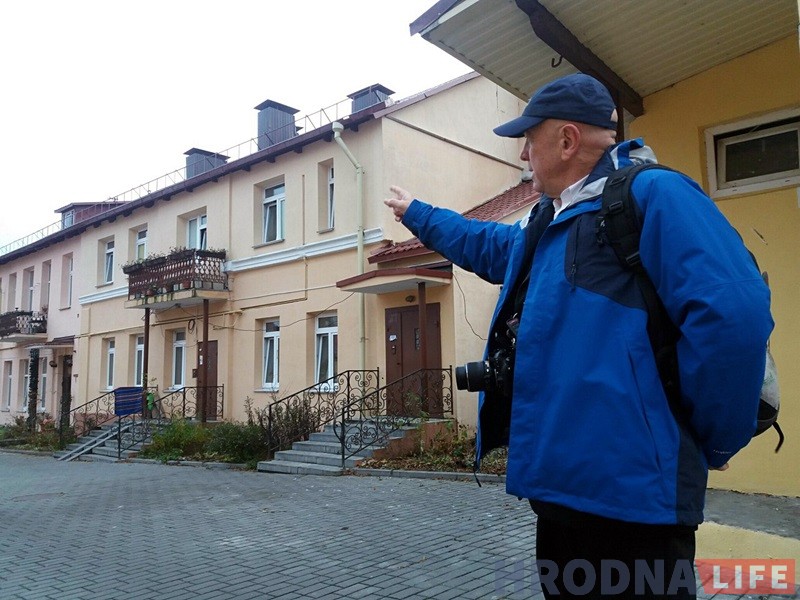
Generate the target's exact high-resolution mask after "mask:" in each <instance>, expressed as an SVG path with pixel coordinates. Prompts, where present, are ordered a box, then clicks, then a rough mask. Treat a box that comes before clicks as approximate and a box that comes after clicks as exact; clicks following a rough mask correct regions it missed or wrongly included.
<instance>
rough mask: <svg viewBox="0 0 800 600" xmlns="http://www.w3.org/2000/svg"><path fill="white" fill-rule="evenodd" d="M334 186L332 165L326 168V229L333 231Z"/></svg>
mask: <svg viewBox="0 0 800 600" xmlns="http://www.w3.org/2000/svg"><path fill="white" fill-rule="evenodd" d="M335 198H336V186H335V181H334V176H333V165H331V166H330V167H328V229H333V226H334V223H335V221H336V220H335V212H334V211H335V208H336V202H335Z"/></svg>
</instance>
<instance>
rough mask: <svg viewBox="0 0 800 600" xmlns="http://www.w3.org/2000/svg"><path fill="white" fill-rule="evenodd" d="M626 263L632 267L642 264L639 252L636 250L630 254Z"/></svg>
mask: <svg viewBox="0 0 800 600" xmlns="http://www.w3.org/2000/svg"><path fill="white" fill-rule="evenodd" d="M625 263H626V264H627V265H628V266H629V267H631V268H633V267H638V266H639V265H641V264H642V259H641V257H640V256H639V252H638V251H636V252H634V253H633V254H629V255H628V256H626V257H625Z"/></svg>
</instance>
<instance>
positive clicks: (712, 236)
mask: <svg viewBox="0 0 800 600" xmlns="http://www.w3.org/2000/svg"><path fill="white" fill-rule="evenodd" d="M633 195H634V198H635V199H636V201H637V204H638V206H639V207H640V208H641V210H642V212H643V222H642V223H643V224H642V236H641V242H640V255H641V259H642V264H643V265H644V267H645V269H646V270H647V272H648V274H649V275H650V277H651V279H652V281H653V283H654V284H655V286H656V289H657V290H658V294H659V296H660V297H661V299H662V301H663V303H664V306H665V307H666V310H667V312H668V313H669V315H670V317H671V318H672V320H673V322H674V323H675V324H676V325H677V326H678V327H679V328H680V331H681V338H680V339H679V341H678V366H679V376H680V386H681V393H682V399H683V402H684V404H685V407H686V409H687V412H688V414H689V415H690V417H689V418H690V423H691V425H692V427H693V429H694V431H695V433H696V434H697V437H698V440H699V443H700V445H701V447H702V449H703V453H704V454H705V457H706V459H707V461H708V464H709V465H710V466H711V467H719V466H722V465H724V464H725V463H726V462H727V461H728V460H729V459H730V458H731V457H732V456H733V455H734V454H735V453H736V452H738V451H739V450H740V449H741V448H743V447H744V446H745V445H746V444H747V443H748V442H749V441H750V438H751V437H752V435H753V433H754V431H755V427H756V415H757V411H758V401H759V393H760V390H761V384H762V382H763V379H764V366H765V362H766V353H765V351H766V344H767V339H768V338H769V334H770V332H771V331H772V327H773V321H772V317H771V315H770V293H769V288H768V287H767V285H766V284H765V283H764V280H763V279H762V277H761V274H760V273H759V271H758V268H757V266H756V265H755V262H754V261H753V259H752V257H751V256H750V254H749V252H748V251H747V248H745V246H744V243H743V242H742V239H741V237H740V236H739V234H738V232H737V231H736V230H735V229H734V228H733V227H732V226H731V225H730V223H729V222H728V221H727V219H726V218H725V217H724V215H723V214H722V213H721V212H720V211H719V209H718V208H717V207H716V205H715V204H714V202H713V201H712V200H711V199H710V198H709V197H708V196H706V194H705V193H703V191H702V190H701V189H700V188H699V186H698V185H697V184H696V183H695V182H693V181H692V180H691V179H689V178H687V177H685V176H683V175H681V174H679V173H675V172H671V171H661V170H650V171H645V172H643V173H640V174H639V175H638V176H637V177H636V179H635V180H634V184H633Z"/></svg>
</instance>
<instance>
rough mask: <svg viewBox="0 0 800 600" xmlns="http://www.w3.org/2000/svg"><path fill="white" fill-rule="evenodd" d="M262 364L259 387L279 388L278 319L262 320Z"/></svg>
mask: <svg viewBox="0 0 800 600" xmlns="http://www.w3.org/2000/svg"><path fill="white" fill-rule="evenodd" d="M261 331H262V334H263V342H262V346H261V347H262V355H263V359H262V366H261V387H262V389H263V390H265V391H267V392H277V391H278V389H279V387H280V386H279V383H280V380H279V375H280V373H279V370H280V364H281V363H280V355H281V326H280V321H279V320H278V319H270V320H268V321H265V322H264V327H263V328H262V330H261ZM270 365H271V367H272V377H270V376H269V370H270V369H269V367H270Z"/></svg>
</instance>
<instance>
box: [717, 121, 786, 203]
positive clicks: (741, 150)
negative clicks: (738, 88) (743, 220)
mask: <svg viewBox="0 0 800 600" xmlns="http://www.w3.org/2000/svg"><path fill="white" fill-rule="evenodd" d="M706 150H707V154H708V168H709V183H710V187H711V196H712V197H725V196H730V195H733V194H741V193H748V192H758V191H763V190H768V189H773V188H778V187H785V186H790V185H797V184H798V183H800V110H797V109H795V110H794V111H779V112H776V113H771V114H770V115H764V116H762V117H760V118H756V119H748V120H745V121H740V122H738V123H733V124H729V125H725V126H721V127H714V128H711V129H709V130H707V131H706Z"/></svg>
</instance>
